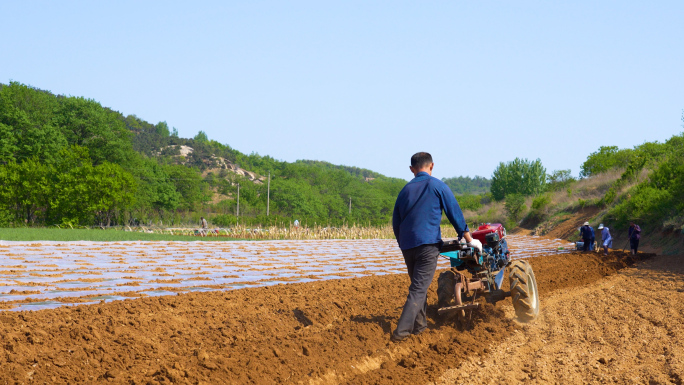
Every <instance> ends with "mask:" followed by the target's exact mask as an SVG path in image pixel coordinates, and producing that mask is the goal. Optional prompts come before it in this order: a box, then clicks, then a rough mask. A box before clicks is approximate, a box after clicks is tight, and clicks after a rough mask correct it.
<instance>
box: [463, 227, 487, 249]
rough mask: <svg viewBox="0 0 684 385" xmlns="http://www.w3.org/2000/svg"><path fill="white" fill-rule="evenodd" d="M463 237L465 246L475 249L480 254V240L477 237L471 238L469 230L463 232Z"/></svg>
mask: <svg viewBox="0 0 684 385" xmlns="http://www.w3.org/2000/svg"><path fill="white" fill-rule="evenodd" d="M463 238H465V241H466V246H468V247H472V248H474V249H477V251H478V253H480V254H482V242H480V241H478V240H477V239H473V237H472V236H471V235H470V232H469V231H466V232H465V233H463Z"/></svg>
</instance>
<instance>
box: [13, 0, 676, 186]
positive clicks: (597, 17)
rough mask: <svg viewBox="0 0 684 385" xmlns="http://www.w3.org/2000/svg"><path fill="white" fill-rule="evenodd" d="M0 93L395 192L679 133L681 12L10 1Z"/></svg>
mask: <svg viewBox="0 0 684 385" xmlns="http://www.w3.org/2000/svg"><path fill="white" fill-rule="evenodd" d="M0 36H2V38H1V39H0V82H3V83H7V82H9V81H10V80H14V81H19V82H22V83H25V84H30V85H32V86H35V87H38V88H41V89H46V90H50V91H52V92H53V93H56V94H65V95H74V96H85V97H88V98H92V99H95V100H97V101H99V102H100V103H102V104H103V105H104V106H108V107H111V108H113V109H115V110H118V111H121V112H122V113H123V114H125V115H128V114H136V115H137V116H139V117H140V118H142V119H145V120H147V121H149V122H152V123H156V122H158V121H162V120H163V121H167V122H168V124H169V126H172V127H177V128H178V131H179V133H180V135H181V136H182V137H192V136H194V135H195V134H197V132H198V131H199V130H203V131H205V132H206V133H207V134H208V136H209V137H210V138H211V139H214V140H217V141H219V142H221V143H225V144H228V145H230V146H231V147H233V148H236V149H238V150H240V151H242V152H245V153H250V152H258V153H259V154H262V155H270V156H272V157H274V158H276V159H281V160H286V161H294V160H296V159H317V160H326V161H329V162H332V163H335V164H344V165H350V166H358V167H364V168H369V169H372V170H375V171H379V172H381V173H383V174H385V175H389V176H395V177H401V178H404V179H409V178H410V177H411V175H410V174H409V172H408V164H409V158H410V156H411V155H412V154H413V153H414V152H417V151H428V152H430V153H432V155H433V157H434V159H435V163H436V167H435V174H434V175H435V176H437V177H440V178H441V177H451V176H458V175H470V176H474V175H481V176H487V177H489V176H491V173H492V171H493V170H494V168H495V167H496V166H497V164H498V163H499V162H501V161H510V160H513V159H514V158H515V157H521V158H529V159H536V158H540V159H541V160H542V163H543V164H544V165H545V166H546V168H547V170H548V171H549V172H550V171H552V170H555V169H572V172H573V173H574V174H577V173H578V172H579V166H580V165H581V164H582V162H583V161H584V160H585V159H586V157H587V155H588V154H590V153H591V152H593V151H595V150H596V149H597V148H598V147H599V146H601V145H617V146H620V147H632V146H634V145H637V144H640V143H643V142H644V141H653V140H659V141H663V140H665V139H667V138H669V137H671V136H672V135H674V134H678V133H680V132H681V131H682V121H681V114H682V109H683V108H684V2H682V1H657V2H647V1H641V2H636V1H627V2H626V1H572V2H558V1H556V2H550V1H501V2H495V1H488V2H475V1H420V2H419V1H412V2H401V1H377V2H371V1H358V2H352V1H345V2H331V1H311V2H284V1H277V2H276V1H274V2H270V1H241V2H228V1H215V2H210V1H200V2H189V1H186V2H174V1H158V2H154V1H109V2H104V1H82V2H78V1H59V2H57V1H55V2H50V1H8V0H4V1H2V2H0Z"/></svg>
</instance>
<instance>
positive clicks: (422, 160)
mask: <svg viewBox="0 0 684 385" xmlns="http://www.w3.org/2000/svg"><path fill="white" fill-rule="evenodd" d="M430 163H432V155H430V154H428V153H427V152H416V153H415V154H413V156H412V157H411V167H413V168H418V169H420V168H423V167H425V166H428V165H430Z"/></svg>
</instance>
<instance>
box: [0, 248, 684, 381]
mask: <svg viewBox="0 0 684 385" xmlns="http://www.w3.org/2000/svg"><path fill="white" fill-rule="evenodd" d="M662 258H664V257H653V256H652V255H646V254H644V255H641V256H640V259H649V261H648V262H647V263H643V262H641V261H637V263H636V264H634V265H633V263H634V261H632V260H631V259H630V258H627V256H626V255H621V254H611V255H610V256H609V257H601V256H598V255H597V254H581V253H569V254H550V255H548V256H540V257H535V258H530V259H529V260H530V262H531V263H532V265H533V267H534V270H535V274H536V276H537V280H538V286H539V292H540V296H541V301H542V302H541V303H542V316H541V318H540V319H538V320H537V321H536V322H535V323H533V324H530V325H521V324H518V323H516V322H515V321H514V320H513V315H512V314H513V312H512V307H511V306H510V300H507V301H502V302H500V303H499V304H497V305H496V306H492V305H487V306H486V307H485V309H484V310H482V311H478V312H474V313H473V317H472V319H471V320H470V321H467V322H460V321H454V320H444V319H441V318H438V317H437V314H436V310H437V309H436V302H437V295H436V292H435V289H436V281H437V279H436V278H435V280H434V282H433V287H432V288H431V289H432V290H431V291H430V294H429V304H430V307H429V321H430V326H429V329H428V330H427V331H426V332H424V333H422V334H421V335H419V336H414V337H411V338H410V339H409V340H407V341H404V342H401V343H391V342H389V335H390V334H389V333H390V331H391V329H392V328H393V326H394V324H395V322H396V320H397V319H398V317H399V314H400V311H401V307H402V305H403V301H404V299H405V296H406V292H407V287H408V277H407V276H406V275H405V274H392V275H383V276H367V277H360V278H349V279H337V280H327V281H318V282H307V283H292V284H280V285H275V286H266V287H257V288H245V289H240V290H232V291H227V292H223V291H216V292H204V293H200V292H193V293H182V294H178V295H173V296H161V297H144V298H138V299H129V300H122V301H114V302H109V303H101V304H95V305H82V306H75V307H71V306H70V307H60V308H57V309H46V310H40V311H15V312H11V311H5V312H0V341H1V348H0V381H2V383H8V384H9V383H40V384H43V383H91V382H112V383H126V384H162V383H180V384H199V383H206V384H224V383H225V384H232V383H235V384H242V383H258V384H273V383H294V384H298V383H301V384H345V383H348V384H402V383H419V384H420V383H435V382H438V383H448V384H451V383H479V382H484V383H501V382H503V381H505V382H509V383H510V382H513V383H514V382H516V381H529V380H532V381H536V382H539V383H547V382H558V383H572V382H585V381H586V382H592V381H597V382H600V381H609V382H610V381H616V382H630V381H635V382H636V383H648V382H649V381H652V380H653V381H659V382H655V383H668V381H669V383H681V380H682V378H683V376H684V372H683V371H682V370H683V368H682V357H683V356H684V354H682V346H683V345H682V342H681V341H682V337H684V335H683V334H684V331H683V330H682V309H684V294H683V293H682V292H683V291H684V285H682V279H681V278H682V277H681V273H682V271H681V269H679V270H677V269H675V268H666V266H673V265H674V266H679V265H681V262H680V260H679V259H673V258H670V259H669V260H668V261H669V262H667V261H666V262H660V261H664V259H662ZM630 265H632V266H636V267H629V266H630ZM627 267H629V268H627ZM485 371H488V372H489V374H487V375H485V374H484V373H483V372H485ZM565 379H568V381H565ZM652 383H653V382H652Z"/></svg>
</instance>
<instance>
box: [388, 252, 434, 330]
mask: <svg viewBox="0 0 684 385" xmlns="http://www.w3.org/2000/svg"><path fill="white" fill-rule="evenodd" d="M401 253H402V254H404V262H406V268H407V269H408V274H409V277H411V286H409V293H408V296H407V297H406V303H405V304H404V309H403V310H402V311H401V317H399V321H398V322H397V328H396V329H395V330H394V333H393V334H394V337H395V338H404V337H406V336H408V335H409V334H418V333H420V332H422V331H423V330H425V328H427V318H426V317H425V311H426V310H427V292H428V288H429V287H430V284H431V283H432V278H433V277H434V276H435V270H436V269H437V258H438V257H439V247H437V244H434V245H421V246H418V247H414V248H413V249H408V250H402V251H401Z"/></svg>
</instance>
